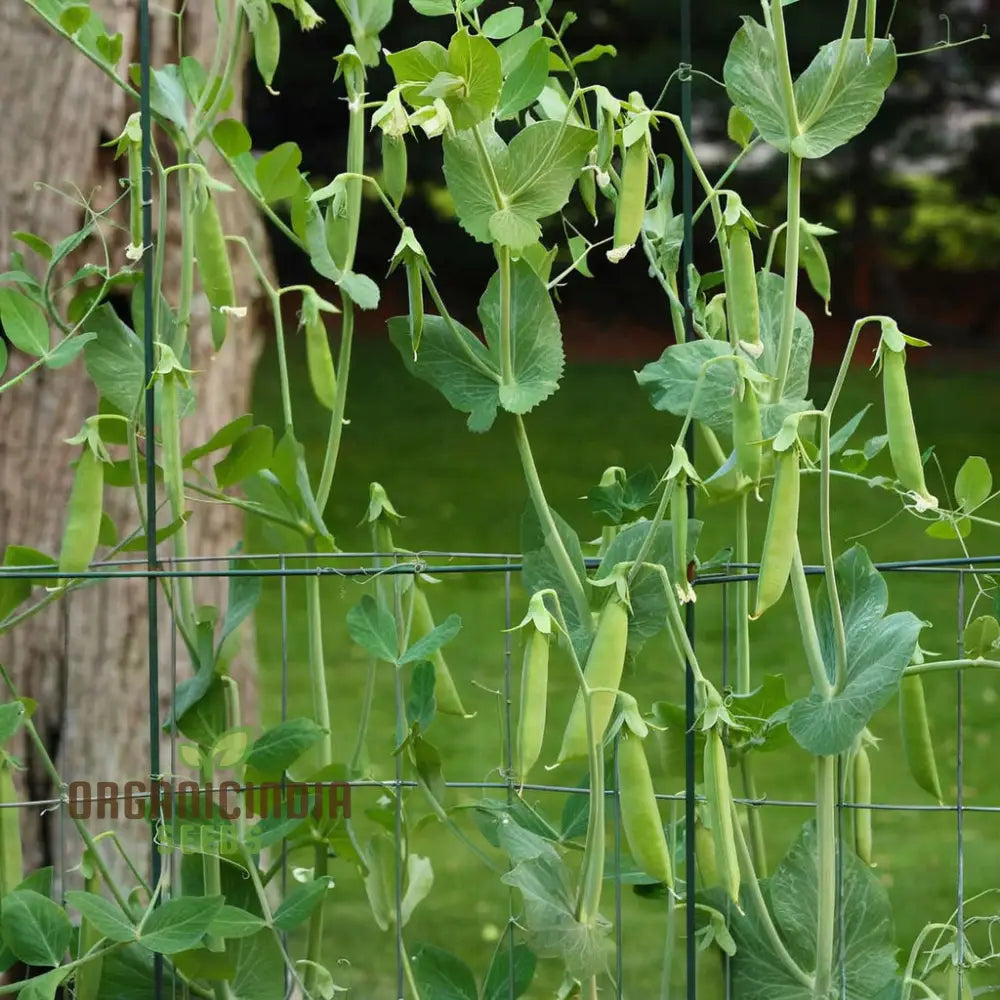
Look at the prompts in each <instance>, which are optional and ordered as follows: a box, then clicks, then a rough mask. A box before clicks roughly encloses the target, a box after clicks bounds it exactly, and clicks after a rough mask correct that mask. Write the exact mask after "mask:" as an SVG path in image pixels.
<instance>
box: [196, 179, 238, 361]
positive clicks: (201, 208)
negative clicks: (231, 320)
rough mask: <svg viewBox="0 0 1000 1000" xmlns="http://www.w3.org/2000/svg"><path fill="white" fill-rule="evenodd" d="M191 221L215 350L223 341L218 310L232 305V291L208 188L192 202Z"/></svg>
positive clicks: (216, 212)
mask: <svg viewBox="0 0 1000 1000" xmlns="http://www.w3.org/2000/svg"><path fill="white" fill-rule="evenodd" d="M192 222H193V227H194V253H195V258H196V260H197V264H198V275H199V277H200V278H201V287H202V288H203V289H204V291H205V297H206V298H207V299H208V303H209V305H210V306H211V307H212V316H211V324H212V345H213V347H214V348H215V349H216V350H219V348H221V347H222V344H223V342H224V341H225V339H226V314H225V312H223V311H222V309H223V307H227V308H231V307H232V306H234V305H235V304H236V289H235V286H234V285H233V272H232V269H231V268H230V266H229V252H228V251H227V250H226V236H225V233H223V231H222V221H221V219H220V218H219V209H218V207H217V206H216V204H215V199H214V198H213V197H212V192H211V191H209V189H208V188H204V189H203V190H202V191H201V192H200V193H199V195H198V196H197V197H196V199H195V206H194V212H193V218H192Z"/></svg>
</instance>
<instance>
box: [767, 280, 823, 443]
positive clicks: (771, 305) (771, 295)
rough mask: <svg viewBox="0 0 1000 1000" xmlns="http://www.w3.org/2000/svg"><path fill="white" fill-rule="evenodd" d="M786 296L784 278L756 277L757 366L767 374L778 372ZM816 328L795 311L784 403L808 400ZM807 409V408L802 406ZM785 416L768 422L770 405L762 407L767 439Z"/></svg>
mask: <svg viewBox="0 0 1000 1000" xmlns="http://www.w3.org/2000/svg"><path fill="white" fill-rule="evenodd" d="M784 294H785V279H784V277H783V276H782V275H780V274H774V273H773V272H771V271H760V272H758V274H757V297H758V299H759V301H760V339H761V343H762V344H763V345H764V353H763V354H762V355H761V356H760V358H758V359H757V367H758V368H759V369H760V370H761V371H762V372H764V374H766V375H771V376H776V375H777V373H778V354H779V349H780V341H781V312H782V308H783V305H782V303H783V299H784ZM812 351H813V328H812V323H810V322H809V317H808V316H806V314H805V313H804V312H803V311H802V310H801V309H796V310H795V323H794V325H793V327H792V353H791V357H790V359H789V364H788V378H787V380H786V382H785V393H784V397H783V401H784V402H789V401H803V400H807V399H808V398H809V370H810V368H811V366H812ZM800 408H804V407H800ZM785 416H787V413H786V414H783V415H781V416H780V419H778V418H777V415H775V418H774V419H773V420H771V421H769V419H768V413H767V404H765V405H763V406H762V407H761V420H762V422H763V423H764V425H765V428H764V434H765V436H771V435H774V434H776V433H777V432H778V430H779V429H780V427H781V421H782V420H784V418H785Z"/></svg>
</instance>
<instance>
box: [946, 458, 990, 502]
mask: <svg viewBox="0 0 1000 1000" xmlns="http://www.w3.org/2000/svg"><path fill="white" fill-rule="evenodd" d="M992 492H993V474H992V473H991V472H990V466H989V463H988V462H987V461H986V459H985V458H981V457H980V456H979V455H972V456H971V457H969V458H967V459H966V460H965V462H964V463H963V465H962V468H961V469H959V470H958V475H957V476H956V477H955V499H956V500H957V501H958V502H959V504H960V505H961V508H962V510H964V511H971V510H975V509H976V508H977V507H979V506H980V505H981V504H984V503H985V502H986V501H987V500H988V499H989V496H990V494H991V493H992Z"/></svg>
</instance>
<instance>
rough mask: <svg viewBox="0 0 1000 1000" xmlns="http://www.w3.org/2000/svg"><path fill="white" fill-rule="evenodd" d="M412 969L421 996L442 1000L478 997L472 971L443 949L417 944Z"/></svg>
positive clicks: (469, 999)
mask: <svg viewBox="0 0 1000 1000" xmlns="http://www.w3.org/2000/svg"><path fill="white" fill-rule="evenodd" d="M412 969H413V978H414V979H415V980H416V983H417V989H418V991H419V993H420V995H421V996H427V997H435V998H439V1000H477V998H478V996H479V992H478V990H477V988H476V979H475V977H474V976H473V974H472V970H471V969H470V968H469V967H468V966H467V965H466V964H465V962H463V961H462V960H461V959H460V958H459V957H458V956H457V955H453V954H452V953H451V952H449V951H445V950H444V949H443V948H435V947H434V946H433V945H429V944H419V945H417V947H416V949H415V951H414V954H413V958H412Z"/></svg>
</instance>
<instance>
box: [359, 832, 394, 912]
mask: <svg viewBox="0 0 1000 1000" xmlns="http://www.w3.org/2000/svg"><path fill="white" fill-rule="evenodd" d="M393 843H394V842H393V838H392V837H391V836H390V835H389V834H388V833H386V831H385V830H376V831H375V833H374V834H373V835H372V836H371V838H370V839H369V841H368V844H367V845H366V847H365V867H366V868H367V869H368V872H367V874H366V875H365V876H364V882H365V893H366V895H367V896H368V905H369V906H370V907H371V911H372V917H373V918H374V919H375V923H376V924H377V925H378V928H379V930H382V931H387V930H388V929H389V928H390V927H391V926H392V925H393V924H394V923H395V919H396V904H395V884H396V882H395V860H394V858H393V853H394V851H393Z"/></svg>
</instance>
